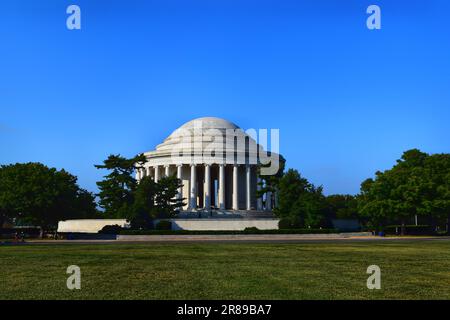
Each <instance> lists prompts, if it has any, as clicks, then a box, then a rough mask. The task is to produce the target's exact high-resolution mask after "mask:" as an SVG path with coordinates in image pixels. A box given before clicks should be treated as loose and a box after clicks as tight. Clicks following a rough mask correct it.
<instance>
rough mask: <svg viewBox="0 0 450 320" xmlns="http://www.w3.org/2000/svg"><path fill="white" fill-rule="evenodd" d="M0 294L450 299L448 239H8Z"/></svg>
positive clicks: (0, 254) (0, 250)
mask: <svg viewBox="0 0 450 320" xmlns="http://www.w3.org/2000/svg"><path fill="white" fill-rule="evenodd" d="M372 264H376V265H378V266H380V268H381V272H382V276H381V282H382V289H381V290H368V289H367V287H366V280H367V277H368V275H367V274H366V269H367V267H368V266H369V265H372ZM69 265H78V266H79V267H80V268H81V279H82V280H81V285H82V289H81V290H75V291H70V290H68V289H67V287H66V279H67V277H68V275H67V274H66V268H67V267H68V266H69ZM0 299H450V242H448V241H424V242H389V243H386V242H382V243H381V242H353V243H351V242H350V243H349V242H339V243H299V244H249V243H246V244H244V243H243V244H217V243H205V244H192V243H191V244H137V245H131V244H110V245H109V244H106V245H97V244H95V245H79V244H76V245H75V244H69V245H32V246H3V247H0Z"/></svg>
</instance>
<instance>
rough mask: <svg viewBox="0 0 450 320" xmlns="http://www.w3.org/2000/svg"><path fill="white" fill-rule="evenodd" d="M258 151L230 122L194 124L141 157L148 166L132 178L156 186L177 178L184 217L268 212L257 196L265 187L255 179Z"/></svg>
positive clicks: (205, 120) (265, 199) (216, 120)
mask: <svg viewBox="0 0 450 320" xmlns="http://www.w3.org/2000/svg"><path fill="white" fill-rule="evenodd" d="M230 132H231V133H232V137H231V138H230V136H229V134H230ZM231 139H233V141H232V140H231ZM239 140H240V142H239ZM230 141H231V143H230ZM242 141H243V143H242ZM258 148H260V147H259V145H257V143H256V141H254V140H253V139H252V138H251V137H249V136H248V135H247V134H245V133H244V132H243V131H242V130H241V129H239V127H237V126H236V125H235V124H233V123H231V122H229V121H226V120H223V119H219V118H200V119H195V120H192V121H190V122H188V123H186V124H185V125H183V126H182V127H180V128H179V129H177V130H176V131H174V132H173V133H172V134H171V135H170V136H169V137H168V138H167V139H165V141H164V142H163V143H162V144H160V145H158V146H157V148H156V150H155V151H150V152H146V153H145V156H146V157H147V163H146V164H145V165H144V167H143V168H140V169H138V170H137V173H136V177H137V179H138V180H140V179H142V178H143V177H144V176H150V177H152V178H153V179H154V181H156V182H158V181H159V180H160V179H161V177H163V176H169V175H176V177H177V178H178V179H180V180H181V181H182V184H183V186H182V187H180V188H179V190H178V196H179V197H181V198H185V199H186V201H185V203H186V205H185V206H184V207H183V210H184V211H186V212H198V211H207V212H211V211H227V212H228V211H248V212H250V211H268V212H271V211H272V209H273V206H272V203H273V201H271V200H272V199H271V197H272V196H271V195H270V194H266V195H262V196H260V197H258V195H257V191H258V190H260V189H261V185H262V184H263V183H264V177H261V176H258V171H259V170H258V165H259V162H258Z"/></svg>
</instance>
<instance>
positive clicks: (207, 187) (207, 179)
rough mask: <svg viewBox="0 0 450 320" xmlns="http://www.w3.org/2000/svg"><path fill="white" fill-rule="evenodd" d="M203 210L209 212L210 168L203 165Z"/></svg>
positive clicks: (207, 165)
mask: <svg viewBox="0 0 450 320" xmlns="http://www.w3.org/2000/svg"><path fill="white" fill-rule="evenodd" d="M203 189H204V191H205V192H204V197H205V209H206V210H208V211H210V210H211V166H210V165H209V164H205V184H204V187H203Z"/></svg>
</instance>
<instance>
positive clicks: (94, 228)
mask: <svg viewBox="0 0 450 320" xmlns="http://www.w3.org/2000/svg"><path fill="white" fill-rule="evenodd" d="M112 225H119V226H121V227H127V226H128V225H129V224H128V223H127V220H125V219H79V220H67V221H59V222H58V232H67V233H69V232H79V233H97V232H99V231H100V230H102V229H103V227H104V226H112Z"/></svg>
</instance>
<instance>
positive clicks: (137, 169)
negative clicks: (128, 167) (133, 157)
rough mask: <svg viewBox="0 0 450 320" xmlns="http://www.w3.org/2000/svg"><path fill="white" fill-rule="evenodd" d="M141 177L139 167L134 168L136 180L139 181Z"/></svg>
mask: <svg viewBox="0 0 450 320" xmlns="http://www.w3.org/2000/svg"><path fill="white" fill-rule="evenodd" d="M141 178H142V177H141V169H139V168H136V180H137V181H139V180H141Z"/></svg>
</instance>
